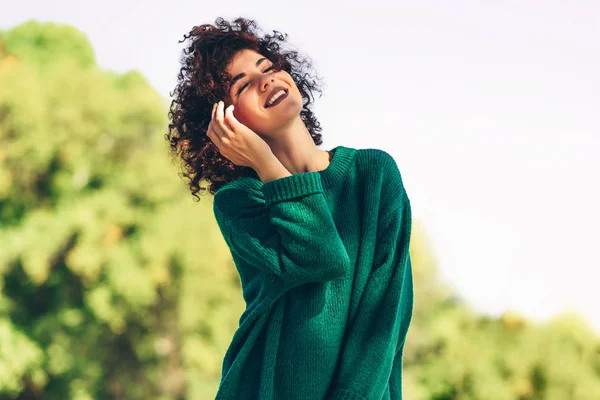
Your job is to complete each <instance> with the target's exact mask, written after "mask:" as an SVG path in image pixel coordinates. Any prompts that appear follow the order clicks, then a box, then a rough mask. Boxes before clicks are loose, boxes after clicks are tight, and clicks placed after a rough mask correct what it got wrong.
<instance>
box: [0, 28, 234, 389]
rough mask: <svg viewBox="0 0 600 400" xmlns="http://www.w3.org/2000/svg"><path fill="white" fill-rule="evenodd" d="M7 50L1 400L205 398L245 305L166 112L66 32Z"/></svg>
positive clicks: (30, 37)
mask: <svg viewBox="0 0 600 400" xmlns="http://www.w3.org/2000/svg"><path fill="white" fill-rule="evenodd" d="M0 48H1V49H2V53H1V56H0V142H1V144H2V145H1V146H0V219H1V226H0V243H1V247H0V287H1V290H0V395H3V396H5V397H6V398H17V397H19V396H22V397H28V398H30V397H33V398H44V399H65V398H74V399H98V398H123V399H136V398H138V399H148V398H163V399H176V398H198V399H201V398H208V397H209V396H208V394H207V393H211V394H212V391H213V390H214V382H215V381H218V379H219V376H220V362H221V358H222V355H223V354H224V352H225V349H226V347H227V345H228V343H229V339H230V337H231V334H232V332H233V331H234V330H235V328H236V326H237V321H238V318H239V315H240V314H241V312H242V311H243V299H242V297H241V293H240V291H239V281H238V278H237V275H236V273H235V268H234V266H233V264H232V263H231V260H230V259H228V257H227V256H228V249H227V248H226V245H225V243H224V242H223V240H222V238H221V237H220V236H219V230H218V227H217V225H216V223H215V222H214V218H213V216H212V198H210V197H207V198H206V200H207V201H203V202H200V203H194V202H193V201H192V197H191V195H190V194H189V193H188V190H187V187H186V186H185V183H184V182H183V181H182V180H179V179H178V178H177V169H176V168H175V167H174V166H173V165H172V164H171V163H170V159H169V158H168V156H167V148H166V142H165V140H164V138H163V135H164V133H165V127H166V126H167V119H166V110H167V107H166V102H165V100H164V99H161V98H160V97H159V96H158V95H157V93H156V92H155V91H154V90H152V88H151V87H150V86H149V85H148V83H147V81H146V80H145V78H144V77H143V76H142V75H141V74H140V73H138V72H136V71H131V72H128V73H126V74H123V75H119V74H116V73H113V72H110V71H103V70H101V69H100V68H98V67H97V66H96V65H95V61H94V54H93V51H92V49H91V46H90V45H89V43H88V41H87V39H86V38H85V37H84V35H82V34H81V33H79V32H78V31H76V30H75V29H73V28H71V27H68V26H63V25H56V24H52V23H44V24H42V23H37V22H34V21H30V22H27V23H24V24H22V25H20V26H17V27H15V28H13V29H11V30H9V31H7V32H3V33H2V37H1V46H0ZM205 381H208V382H210V384H204V386H203V382H205Z"/></svg>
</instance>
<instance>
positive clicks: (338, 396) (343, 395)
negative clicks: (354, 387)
mask: <svg viewBox="0 0 600 400" xmlns="http://www.w3.org/2000/svg"><path fill="white" fill-rule="evenodd" d="M330 400H367V398H366V397H363V396H361V395H360V394H356V393H354V392H351V391H349V390H345V389H337V390H336V391H335V392H333V397H331V399H330Z"/></svg>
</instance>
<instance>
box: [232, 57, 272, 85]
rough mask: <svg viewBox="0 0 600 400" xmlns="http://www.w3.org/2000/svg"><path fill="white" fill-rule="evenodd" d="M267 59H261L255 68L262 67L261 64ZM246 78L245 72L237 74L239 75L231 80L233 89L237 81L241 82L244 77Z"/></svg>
mask: <svg viewBox="0 0 600 400" xmlns="http://www.w3.org/2000/svg"><path fill="white" fill-rule="evenodd" d="M266 59H267V58H266V57H263V58H259V59H258V60H257V61H256V64H255V66H257V67H258V66H259V65H260V63H261V62H263V61H265V60H266ZM245 76H246V73H245V72H242V73H241V74H237V75H236V76H235V77H234V78H233V79H232V80H231V87H233V85H235V83H236V82H237V81H239V80H240V79H242V78H243V77H245Z"/></svg>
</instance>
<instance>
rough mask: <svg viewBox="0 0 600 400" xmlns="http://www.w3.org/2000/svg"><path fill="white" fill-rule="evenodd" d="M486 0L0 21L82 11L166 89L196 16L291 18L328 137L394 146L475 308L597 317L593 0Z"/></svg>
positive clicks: (34, 11)
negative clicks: (318, 86)
mask: <svg viewBox="0 0 600 400" xmlns="http://www.w3.org/2000/svg"><path fill="white" fill-rule="evenodd" d="M481 3H482V2H480V1H466V0H455V1H452V2H449V1H448V2H447V1H430V0H426V1H419V2H416V1H404V0H403V1H399V0H396V1H382V0H375V1H368V2H358V1H345V2H334V1H314V0H311V1H302V2H294V3H289V2H262V1H261V2H250V1H247V0H246V1H238V0H229V1H227V2H221V1H214V2H209V1H175V0H173V1H169V2H166V1H163V2H160V3H155V4H156V5H151V4H152V2H142V1H114V0H111V1H102V2H98V1H87V2H85V1H64V0H63V1H52V2H46V1H20V2H13V3H11V5H10V6H9V7H3V13H2V14H0V29H2V30H6V29H8V28H10V27H12V26H14V25H16V24H19V23H21V22H24V21H26V20H28V19H36V20H39V21H53V22H60V23H67V24H70V25H73V26H76V27H77V28H79V29H80V30H82V31H83V32H84V33H85V34H86V35H87V36H88V38H89V39H90V41H91V43H92V45H93V47H94V49H95V51H96V55H97V60H98V63H99V65H100V66H101V67H102V68H106V69H111V70H115V71H119V72H125V71H127V70H130V69H137V70H140V71H141V72H142V73H143V74H144V75H145V76H146V77H147V78H148V80H149V81H150V83H151V84H152V85H153V86H154V87H155V88H156V89H157V90H158V91H159V92H160V93H162V94H163V95H164V97H165V98H168V97H169V91H171V90H172V89H173V88H174V86H175V82H176V75H177V73H178V70H179V57H180V52H181V49H182V48H183V44H180V43H178V41H179V40H181V39H182V38H183V35H184V34H185V33H187V32H189V31H190V30H191V28H192V27H193V26H194V25H200V24H203V23H212V22H214V20H215V18H216V17H218V16H223V17H225V18H234V17H237V16H244V17H247V18H254V19H256V20H257V22H258V24H259V26H261V27H262V28H263V30H264V31H266V32H271V31H272V30H274V29H275V30H278V31H282V32H285V33H288V34H289V39H288V41H289V42H290V43H291V44H292V45H294V46H295V47H297V48H298V49H299V50H300V51H302V52H303V53H305V54H308V55H309V56H310V57H311V59H312V60H313V62H314V64H313V65H314V66H315V68H316V69H317V71H318V74H319V76H321V77H323V78H324V81H325V84H326V87H325V91H324V95H323V97H322V98H320V99H317V102H316V107H315V110H316V113H317V116H318V118H319V119H320V121H321V123H322V126H323V132H322V133H323V138H324V143H323V145H322V146H321V148H323V149H330V148H332V147H335V146H337V145H345V146H348V147H356V148H380V149H384V150H386V151H388V152H389V153H390V154H392V155H393V156H394V157H395V159H396V161H397V163H398V165H399V167H400V170H401V172H402V176H403V179H404V183H405V186H406V189H407V191H408V194H409V197H410V199H411V203H412V207H413V216H414V218H415V220H416V219H418V220H420V221H421V222H422V223H423V224H424V225H425V227H426V229H427V230H428V234H429V235H430V238H431V241H432V244H433V246H434V251H435V253H436V255H437V257H438V260H439V265H440V270H441V273H442V275H443V277H444V278H445V279H446V280H447V281H448V282H449V283H450V284H451V285H453V286H454V287H455V288H456V289H457V290H458V291H459V293H461V294H462V295H463V296H464V297H465V298H466V299H467V300H468V301H469V302H470V303H471V304H472V305H473V306H474V307H475V309H476V310H478V311H480V312H488V313H490V314H493V315H497V314H499V313H501V312H502V311H504V310H505V309H507V308H508V309H513V310H517V311H520V312H522V313H523V314H525V315H527V316H528V317H530V318H533V319H536V320H543V319H545V318H547V317H549V316H552V315H553V314H556V313H557V312H559V311H561V310H563V309H565V308H571V309H575V310H578V311H579V312H580V313H582V314H583V315H584V316H585V317H586V318H587V319H588V320H589V321H590V322H591V323H592V325H593V326H594V327H595V328H596V329H597V330H598V332H600V292H599V291H598V289H597V287H598V286H599V285H600V278H599V277H600V273H599V271H598V270H599V268H600V255H599V249H600V243H599V242H600V240H599V239H600V232H599V228H598V227H599V226H600V211H599V210H598V207H599V206H600V185H599V183H598V182H599V181H600V179H599V177H600V118H599V117H600V74H599V71H600V40H599V39H600V23H599V21H600V2H598V1H596V0H589V1H584V0H572V1H569V2H566V1H561V0H549V1H541V0H529V1H527V0H521V1H517V0H512V1H509V0H504V1H496V2H493V3H494V4H487V5H483V4H481ZM488 3H492V2H488ZM7 11H8V12H7ZM421 301H426V299H421Z"/></svg>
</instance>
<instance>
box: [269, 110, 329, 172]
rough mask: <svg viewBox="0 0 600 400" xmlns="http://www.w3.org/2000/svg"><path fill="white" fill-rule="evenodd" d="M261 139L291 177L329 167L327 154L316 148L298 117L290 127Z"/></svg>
mask: <svg viewBox="0 0 600 400" xmlns="http://www.w3.org/2000/svg"><path fill="white" fill-rule="evenodd" d="M261 137H262V138H263V139H264V140H265V142H267V144H268V145H269V147H270V148H271V151H272V152H273V154H274V155H275V157H277V159H279V161H280V162H281V164H283V166H284V167H285V168H286V169H287V170H288V171H290V173H291V174H293V175H294V174H301V173H304V172H316V171H322V170H324V169H325V168H327V166H328V165H329V162H330V160H329V153H328V152H327V151H324V150H321V149H319V148H318V147H317V145H316V144H315V142H314V141H313V139H312V137H311V136H310V132H309V131H308V129H307V128H306V125H305V124H304V121H302V119H301V118H300V117H298V118H297V119H296V120H294V122H293V123H292V124H291V125H290V126H287V127H285V128H282V129H281V130H280V131H278V132H275V133H273V134H271V135H269V136H268V137H265V136H263V135H261Z"/></svg>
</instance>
